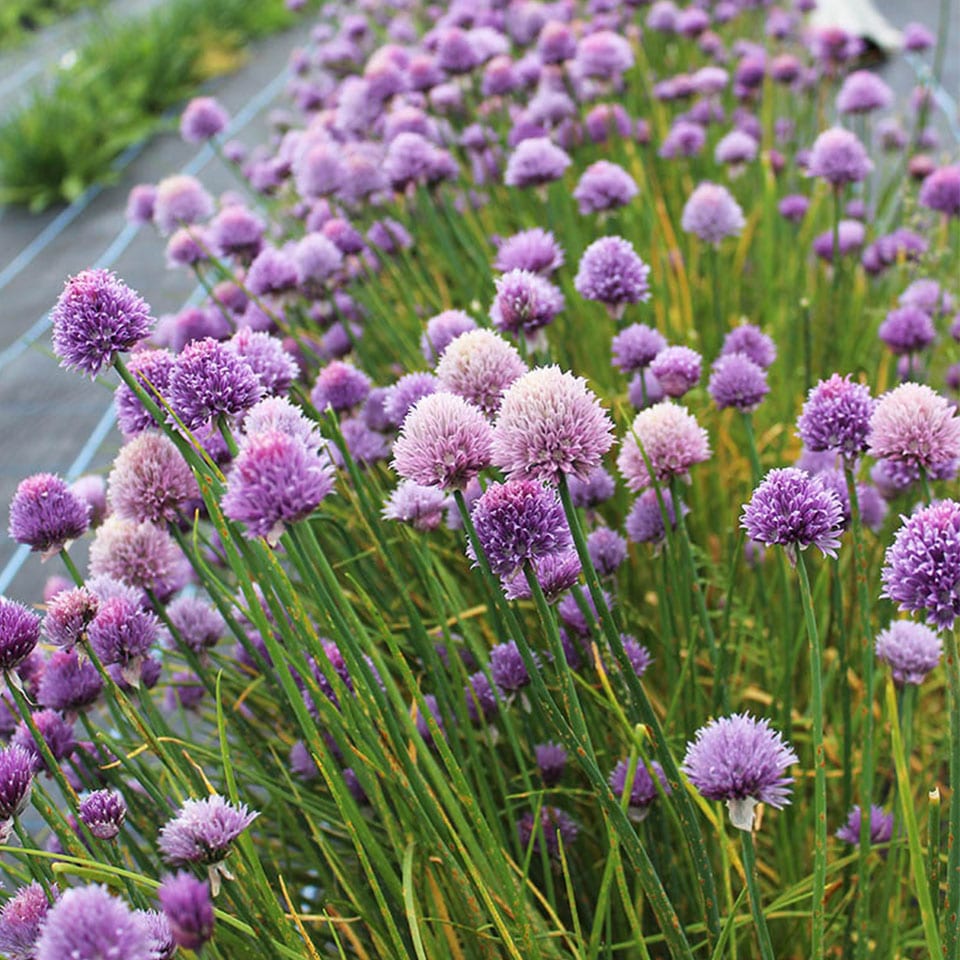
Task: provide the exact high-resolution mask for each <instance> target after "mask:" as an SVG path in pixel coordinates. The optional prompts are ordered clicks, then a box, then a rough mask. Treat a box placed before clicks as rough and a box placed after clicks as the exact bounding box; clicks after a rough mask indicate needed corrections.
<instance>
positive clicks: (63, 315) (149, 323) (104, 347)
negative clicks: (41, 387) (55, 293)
mask: <svg viewBox="0 0 960 960" xmlns="http://www.w3.org/2000/svg"><path fill="white" fill-rule="evenodd" d="M50 318H51V321H52V323H53V352H54V353H55V354H56V355H57V356H58V357H59V358H60V366H62V367H65V368H67V369H68V370H80V371H81V372H83V373H87V374H89V375H90V377H91V378H93V377H96V376H97V375H98V374H99V373H101V372H102V371H103V369H104V368H105V367H108V366H110V364H112V363H113V361H114V358H115V357H116V355H117V354H118V353H123V352H124V351H127V350H130V349H132V348H133V347H134V346H136V345H137V343H139V342H140V341H141V340H142V339H143V338H144V337H147V336H149V334H150V331H151V330H152V329H153V324H154V320H153V317H151V316H150V307H149V305H148V304H147V303H146V302H145V301H144V300H143V298H142V297H141V296H140V295H139V294H138V293H137V292H136V291H134V290H132V289H131V288H130V287H128V286H127V285H126V284H125V283H124V282H123V281H122V280H119V279H118V278H117V277H116V275H115V274H114V273H112V272H111V271H110V270H83V271H81V272H80V273H78V274H77V275H76V276H75V277H71V278H70V279H69V280H67V282H66V284H65V286H64V289H63V293H61V294H60V297H59V299H58V300H57V302H56V304H55V306H54V308H53V310H52V311H51V314H50Z"/></svg>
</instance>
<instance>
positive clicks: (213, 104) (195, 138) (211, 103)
mask: <svg viewBox="0 0 960 960" xmlns="http://www.w3.org/2000/svg"><path fill="white" fill-rule="evenodd" d="M229 121H230V117H229V116H228V115H227V111H226V110H224V109H223V107H222V106H220V104H219V103H218V102H217V101H216V100H215V99H214V98H213V97H194V98H193V99H192V100H191V101H190V102H189V103H188V104H187V106H186V108H185V109H184V111H183V114H182V115H181V117H180V136H181V137H183V139H184V140H186V142H187V143H202V142H203V141H204V140H210V139H212V138H213V137H215V136H216V135H217V134H218V133H222V132H223V130H224V129H226V126H227V123H229Z"/></svg>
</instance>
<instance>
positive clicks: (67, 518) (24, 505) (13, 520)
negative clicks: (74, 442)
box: [9, 473, 90, 554]
mask: <svg viewBox="0 0 960 960" xmlns="http://www.w3.org/2000/svg"><path fill="white" fill-rule="evenodd" d="M89 522H90V507H89V506H88V504H86V503H85V502H84V501H83V500H81V499H80V498H79V497H78V496H77V495H76V494H75V493H74V492H73V491H72V490H71V489H70V488H69V487H68V486H67V484H66V483H65V482H64V481H63V480H61V479H60V478H59V477H57V476H55V475H54V474H52V473H37V474H34V475H33V476H32V477H27V478H26V479H25V480H22V481H21V482H20V485H19V486H18V487H17V491H16V493H15V494H14V495H13V499H12V500H11V501H10V528H9V531H10V537H11V539H13V540H16V541H17V543H22V544H25V545H26V546H28V547H30V549H31V550H39V551H41V552H42V553H45V554H51V553H55V552H56V551H58V550H60V549H61V548H62V547H63V545H64V544H65V543H67V541H69V540H76V539H77V537H82V536H83V534H84V533H85V532H86V530H87V526H88V524H89Z"/></svg>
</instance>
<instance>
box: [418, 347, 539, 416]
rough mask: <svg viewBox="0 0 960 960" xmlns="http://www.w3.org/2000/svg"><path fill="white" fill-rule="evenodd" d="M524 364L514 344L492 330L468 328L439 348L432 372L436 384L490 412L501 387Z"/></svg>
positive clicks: (521, 370)
mask: <svg viewBox="0 0 960 960" xmlns="http://www.w3.org/2000/svg"><path fill="white" fill-rule="evenodd" d="M526 370H527V365H526V364H525V363H524V362H523V360H521V359H520V354H519V353H518V352H517V348H516V347H515V346H513V344H512V343H508V342H507V341H506V340H504V339H503V337H501V336H500V335H499V334H496V333H494V332H493V331H492V330H482V329H481V330H470V331H467V332H466V333H463V334H461V335H460V336H458V337H456V338H455V339H454V340H453V341H452V342H451V343H450V345H449V346H448V347H447V348H446V350H444V351H443V355H442V356H441V357H440V360H439V362H438V363H437V368H436V374H437V379H438V380H439V381H440V387H441V389H443V390H446V391H448V392H449V393H455V394H457V395H458V396H460V397H463V399H464V400H466V401H468V402H469V403H472V404H473V405H474V406H476V407H479V408H480V409H481V410H482V411H483V412H484V413H485V414H486V415H487V416H492V415H493V414H495V413H496V412H497V410H498V409H499V407H500V402H501V400H502V398H503V393H504V391H505V390H506V389H507V388H508V387H509V386H510V384H512V383H513V382H514V381H515V380H516V379H517V378H518V377H519V376H521V375H522V374H524V373H526Z"/></svg>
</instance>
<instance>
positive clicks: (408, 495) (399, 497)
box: [381, 480, 450, 530]
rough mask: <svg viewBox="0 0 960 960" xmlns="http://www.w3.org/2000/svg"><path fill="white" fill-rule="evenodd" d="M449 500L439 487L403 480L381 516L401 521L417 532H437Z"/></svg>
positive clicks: (391, 495)
mask: <svg viewBox="0 0 960 960" xmlns="http://www.w3.org/2000/svg"><path fill="white" fill-rule="evenodd" d="M449 505H450V501H449V498H448V497H447V495H446V494H445V493H444V492H443V490H441V489H440V488H439V487H424V486H421V485H420V484H419V483H415V482H414V481H413V480H401V481H400V483H398V484H397V487H396V489H395V490H394V491H393V492H392V493H391V494H390V496H389V497H388V498H387V500H386V501H384V505H383V511H382V513H381V516H382V517H383V518H384V519H385V520H400V521H401V522H403V523H409V524H410V525H411V526H413V527H414V529H416V530H435V529H436V528H437V527H439V526H440V523H441V521H442V520H443V514H444V510H446V509H447V508H448V507H449Z"/></svg>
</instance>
